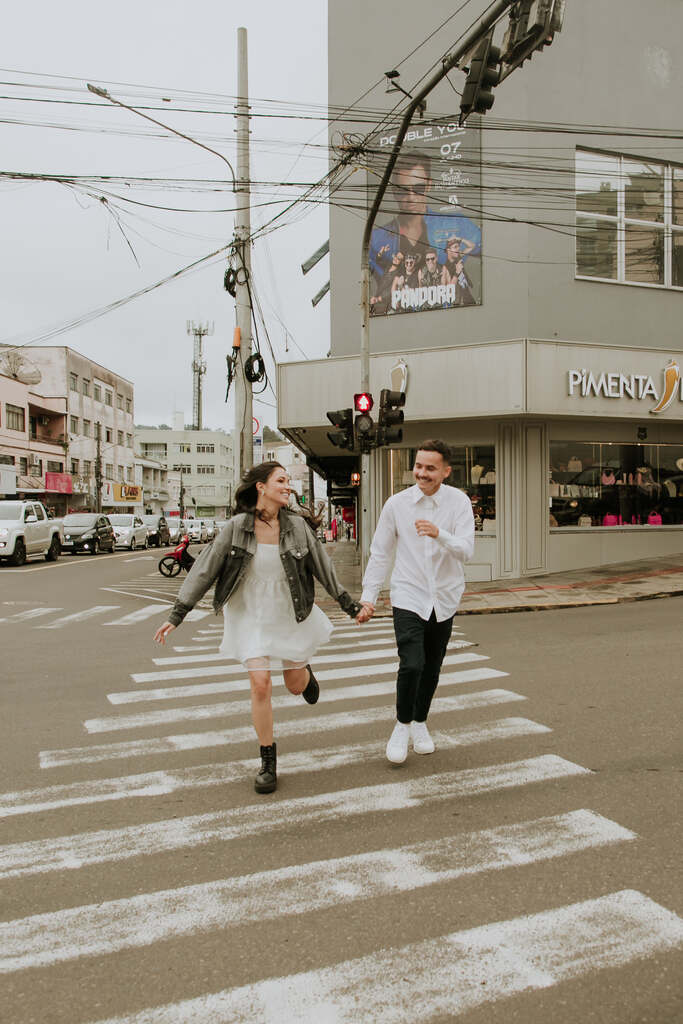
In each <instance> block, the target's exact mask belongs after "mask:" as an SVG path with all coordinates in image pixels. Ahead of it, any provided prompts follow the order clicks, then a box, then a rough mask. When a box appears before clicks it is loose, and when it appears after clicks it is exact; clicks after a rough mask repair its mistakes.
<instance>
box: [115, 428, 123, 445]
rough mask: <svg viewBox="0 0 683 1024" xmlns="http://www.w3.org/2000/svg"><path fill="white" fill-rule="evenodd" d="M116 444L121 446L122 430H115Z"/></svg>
mask: <svg viewBox="0 0 683 1024" xmlns="http://www.w3.org/2000/svg"><path fill="white" fill-rule="evenodd" d="M116 443H117V444H120V445H122V444H123V431H122V430H117V431H116Z"/></svg>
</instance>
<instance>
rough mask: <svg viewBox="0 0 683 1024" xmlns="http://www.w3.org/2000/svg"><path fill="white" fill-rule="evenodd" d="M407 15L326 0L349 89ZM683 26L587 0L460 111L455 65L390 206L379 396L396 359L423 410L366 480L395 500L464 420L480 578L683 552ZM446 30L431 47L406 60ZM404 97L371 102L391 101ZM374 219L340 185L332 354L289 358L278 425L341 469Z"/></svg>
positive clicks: (381, 234) (332, 67) (375, 378)
mask: <svg viewBox="0 0 683 1024" xmlns="http://www.w3.org/2000/svg"><path fill="white" fill-rule="evenodd" d="M429 10H430V24H431V22H432V21H433V22H434V23H435V24H438V23H439V22H440V21H443V20H444V19H446V18H447V17H448V15H449V14H450V13H451V10H450V7H449V5H448V4H447V3H445V2H441V0H437V2H436V3H434V4H432V5H431V6H430V9H429ZM407 12H408V7H407V5H406V13H407ZM397 13H399V12H397V10H396V9H394V10H393V16H392V17H391V18H386V17H385V16H384V13H383V12H382V10H381V9H379V8H368V7H367V6H365V5H361V4H360V3H359V2H358V0H351V2H350V5H349V4H347V5H345V6H344V8H343V10H342V9H341V8H340V7H339V5H335V4H330V5H329V38H330V47H329V102H330V104H331V105H334V107H335V108H337V107H338V106H341V107H346V106H347V105H349V104H352V103H353V100H354V95H353V91H354V89H357V86H358V82H359V81H361V82H365V81H368V82H370V81H372V80H373V79H374V78H376V70H377V68H378V67H385V66H387V67H393V66H394V63H393V62H395V60H396V54H402V53H407V52H409V51H411V50H412V49H413V47H414V43H415V40H414V35H413V32H412V27H411V26H412V22H411V19H409V18H407V17H406V18H401V17H396V14H397ZM467 24H469V19H468V21H467V23H463V25H462V26H461V29H463V28H466V27H467ZM358 25H362V26H363V31H362V33H361V34H360V35H361V42H360V43H359V33H358ZM676 25H677V26H678V27H679V28H683V15H682V12H681V10H680V7H679V6H678V5H676V4H675V3H674V2H664V3H662V4H660V5H657V7H656V8H652V9H651V8H648V9H645V8H643V7H642V6H641V5H639V4H637V3H636V2H635V0H606V2H605V3H603V4H601V5H597V6H596V5H579V4H568V5H567V12H566V17H565V22H564V25H563V29H562V32H561V33H560V34H558V35H557V36H556V37H555V40H554V42H553V44H552V46H550V47H548V48H546V49H544V50H543V51H542V52H540V53H535V54H534V56H533V58H532V60H531V61H530V62H527V63H525V64H524V65H523V67H522V68H519V69H517V70H516V71H515V72H514V73H513V74H512V75H510V77H509V78H508V79H506V80H505V81H504V82H503V83H501V84H500V85H499V86H498V87H497V89H496V90H495V96H496V99H495V106H494V109H493V110H492V111H490V112H489V113H488V114H487V115H486V116H485V117H484V118H481V119H479V120H478V119H477V118H474V117H473V118H470V120H468V123H467V127H466V128H465V129H461V128H459V127H458V125H457V115H458V105H459V100H458V97H457V96H456V95H455V93H454V91H453V89H452V88H451V86H450V85H449V84H448V83H446V82H444V83H443V85H442V86H439V87H438V88H437V89H436V90H435V91H434V92H433V93H432V94H431V95H430V97H429V98H428V108H427V111H426V113H425V115H424V118H423V119H422V120H421V121H416V122H415V123H414V125H413V126H411V131H412V138H410V139H408V140H407V142H406V146H405V154H404V153H403V150H402V160H403V159H404V157H405V159H404V163H402V164H401V163H399V164H398V165H397V166H398V169H397V171H395V172H394V176H393V177H392V182H391V185H390V188H389V190H388V193H387V200H386V202H387V204H388V205H387V207H386V210H384V208H381V209H380V217H378V225H379V228H378V232H377V241H376V242H375V241H374V238H375V236H374V234H373V239H372V240H371V245H370V262H371V267H372V270H373V277H372V284H371V290H372V299H371V301H372V302H373V303H374V307H373V308H374V313H373V316H372V317H371V321H370V352H371V357H370V390H371V391H372V393H373V394H374V396H375V401H376V405H377V404H378V398H379V392H380V390H381V389H382V388H386V387H390V386H392V383H391V382H392V374H393V380H394V381H395V380H397V379H399V378H400V379H402V381H403V382H404V387H405V392H406V405H405V410H404V412H405V424H404V429H403V440H402V442H401V443H400V444H397V445H392V446H391V448H384V449H381V450H379V451H377V452H374V453H373V454H372V456H371V459H370V465H371V468H370V486H369V487H368V488H366V491H367V493H366V494H364V495H362V496H361V500H362V501H363V502H364V503H366V504H367V506H368V507H369V509H370V518H371V520H373V521H376V518H377V515H378V513H379V509H380V508H381V505H382V503H383V502H384V501H385V500H386V498H387V497H388V496H389V495H390V494H392V493H394V492H395V491H396V490H399V489H401V488H403V487H406V486H409V484H410V483H411V482H412V477H411V474H410V467H411V464H412V459H413V456H414V451H415V448H416V446H417V445H418V444H419V442H420V440H421V439H425V438H427V437H435V436H436V437H441V438H443V439H444V440H446V441H448V442H449V443H450V444H451V445H452V446H453V451H454V473H453V477H452V478H451V481H450V482H452V483H454V484H455V485H456V486H458V487H461V488H463V489H464V490H465V491H466V492H467V493H468V494H469V496H470V498H471V500H472V505H473V509H474V512H475V521H476V524H477V539H476V544H475V557H474V559H473V561H472V563H471V564H470V566H469V567H468V573H469V575H470V578H478V579H496V578H506V577H507V578H514V577H516V576H524V575H537V574H543V573H547V572H551V571H556V570H561V569H565V568H578V567H582V566H599V565H604V564H608V563H610V562H616V561H622V560H629V559H637V558H643V557H648V556H651V555H666V554H667V553H673V552H680V551H681V550H683V383H682V376H683V374H682V372H681V371H682V369H683V335H682V334H681V330H680V323H681V317H682V313H683V147H682V146H681V144H680V141H679V140H678V139H677V138H676V137H675V134H676V133H675V132H674V131H673V130H672V129H673V126H675V125H676V124H677V113H678V111H677V107H678V103H677V96H678V95H679V93H680V90H681V87H682V86H683V72H682V70H681V67H680V63H679V62H678V61H677V59H676V58H677V54H676V52H675V49H674V48H672V47H669V45H668V43H667V39H671V38H673V37H672V34H671V33H672V29H673V27H674V26H676ZM454 27H457V26H456V25H455V23H454V25H453V26H451V28H454ZM452 34H454V35H457V34H458V33H457V32H453V33H452ZM363 39H365V40H366V41H367V45H366V44H365V43H363V42H362V40H363ZM449 41H450V40H449V39H444V38H442V37H441V36H440V34H437V36H435V37H434V39H432V40H430V41H429V42H428V43H427V44H426V45H425V46H424V47H422V48H420V50H419V56H418V55H415V56H414V57H413V58H412V59H411V62H410V63H409V64H408V65H407V67H406V68H402V73H403V72H404V71H405V74H406V81H408V75H411V76H412V77H413V78H414V79H418V78H419V77H420V75H421V74H422V73H423V72H424V70H425V69H426V68H428V67H429V66H430V65H431V64H432V63H433V62H436V61H438V60H439V58H440V56H441V55H442V54H443V52H444V49H445V48H446V47H447V46H448V45H449ZM498 41H499V40H498V39H497V37H496V42H498ZM454 74H457V73H454ZM463 80H464V79H463ZM455 84H456V85H457V86H458V88H459V89H460V88H461V87H462V81H461V80H460V79H458V81H457V82H456V83H455ZM395 98H396V94H394V95H392V96H387V97H384V96H383V94H373V96H372V97H371V99H370V100H368V101H366V102H368V103H371V104H372V105H373V106H381V104H382V103H383V102H384V103H386V108H387V111H389V109H390V106H393V103H394V101H395ZM578 122H583V124H579V123H578ZM634 126H646V127H641V128H637V127H634ZM354 127H355V128H356V131H357V132H362V133H363V135H364V136H365V135H367V134H368V130H369V129H368V125H367V123H365V124H363V123H361V122H359V124H358V125H357V126H354V125H351V126H350V127H349V128H348V130H349V131H352V130H353V129H354ZM395 127H396V126H395V124H394V123H393V122H392V121H391V120H388V121H387V122H386V123H385V124H383V125H382V126H381V130H380V131H379V132H378V133H377V134H376V135H375V136H374V137H373V138H371V139H370V140H369V141H368V143H367V145H368V154H366V162H368V161H372V160H377V159H379V158H380V157H382V154H383V153H384V154H386V152H387V151H388V149H390V148H391V143H392V132H393V131H395ZM345 130H346V125H345ZM411 152H412V155H411ZM377 154H379V157H378V155H377ZM384 159H386V156H384ZM360 173H361V172H360V171H359V172H357V174H360ZM376 180H377V178H376V175H372V176H370V178H369V182H370V185H372V181H376ZM368 194H369V195H371V194H372V193H371V192H369V193H368ZM392 203H393V206H392V205H391V204H392ZM420 203H422V206H420V205H419V204H420ZM449 205H450V206H451V207H452V209H450V210H449ZM418 214H419V215H420V216H422V218H423V222H422V227H421V228H420V230H418V231H414V228H415V224H416V223H417V221H418V220H419V217H418ZM362 231H363V218H357V217H350V216H349V215H348V212H347V211H346V210H345V209H344V208H343V204H341V203H340V204H338V205H332V206H331V209H330V270H331V292H330V301H331V307H330V308H331V338H332V344H331V358H329V359H327V360H320V361H317V362H309V363H305V364H286V365H282V366H280V367H279V370H278V373H279V379H278V396H279V398H278V427H279V429H280V430H281V431H282V432H284V433H285V434H286V435H287V436H288V437H290V438H291V439H292V440H293V441H294V442H295V443H296V444H297V445H298V446H299V447H300V448H301V449H302V451H304V452H305V453H306V455H307V456H308V459H309V461H310V462H313V463H314V464H315V465H317V466H319V467H320V468H321V469H322V470H323V471H324V472H326V474H327V475H328V476H331V477H334V475H335V472H336V475H337V477H338V478H339V479H340V478H342V477H344V475H348V473H349V471H350V470H351V469H352V468H353V466H352V464H351V461H350V460H349V455H348V453H346V455H345V457H344V458H342V457H341V456H342V453H341V452H340V451H339V450H338V449H335V448H334V447H333V446H332V445H331V444H330V443H329V441H328V440H327V431H328V430H330V426H329V423H328V421H327V418H326V412H327V411H328V410H336V409H341V408H346V407H348V406H350V405H351V403H352V396H353V394H354V392H357V391H359V390H360V360H359V357H358V351H359V342H360V316H359V298H360V295H359V277H360V253H361V237H362ZM411 231H412V232H413V234H411ZM420 232H421V233H420ZM373 246H374V248H373ZM383 250H384V251H383ZM399 250H405V253H403V252H401V254H400V258H399V256H398V255H397V253H398V252H399ZM405 257H408V259H405ZM390 260H391V261H393V262H392V264H391V265H390ZM409 261H410V262H409ZM392 275H393V276H392ZM375 412H376V410H375ZM335 467H336V470H335Z"/></svg>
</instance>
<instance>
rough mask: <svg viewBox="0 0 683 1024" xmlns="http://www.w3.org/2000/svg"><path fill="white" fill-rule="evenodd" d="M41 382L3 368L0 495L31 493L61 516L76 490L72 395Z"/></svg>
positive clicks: (0, 389)
mask: <svg viewBox="0 0 683 1024" xmlns="http://www.w3.org/2000/svg"><path fill="white" fill-rule="evenodd" d="M40 386H41V384H40V383H36V384H33V385H31V384H28V383H27V382H26V381H22V380H18V379H17V378H16V377H12V376H8V375H6V374H3V373H0V498H13V497H15V496H20V497H28V496H29V495H30V496H33V497H36V498H38V499H39V500H40V501H42V502H43V503H44V504H45V505H46V506H48V507H52V508H54V509H55V512H56V513H57V514H60V515H61V514H62V513H63V512H64V511H66V508H67V504H68V502H70V500H71V494H72V481H71V477H70V475H69V473H68V472H67V471H66V467H67V442H66V400H65V398H63V397H51V398H47V397H45V396H44V395H42V394H41V393H40Z"/></svg>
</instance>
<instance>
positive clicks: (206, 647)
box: [171, 640, 219, 652]
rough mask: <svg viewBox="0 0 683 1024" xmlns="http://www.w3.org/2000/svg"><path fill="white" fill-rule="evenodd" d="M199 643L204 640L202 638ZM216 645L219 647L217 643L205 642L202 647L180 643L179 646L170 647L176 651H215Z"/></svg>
mask: <svg viewBox="0 0 683 1024" xmlns="http://www.w3.org/2000/svg"><path fill="white" fill-rule="evenodd" d="M201 643H204V641H203V640H202V641H201ZM218 647H219V644H205V645H204V647H187V646H185V647H183V646H182V645H181V646H180V647H172V648H171V650H173V651H178V652H182V651H217V650H218Z"/></svg>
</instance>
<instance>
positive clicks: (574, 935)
mask: <svg viewBox="0 0 683 1024" xmlns="http://www.w3.org/2000/svg"><path fill="white" fill-rule="evenodd" d="M682 944H683V920H681V918H680V917H678V916H677V915H676V914H673V913H671V911H669V910H666V909H665V908H664V907H661V906H660V905H659V904H658V903H655V902H654V901H653V900H651V899H648V897H647V896H644V895H643V894H642V893H640V892H636V891H634V890H629V889H625V890H622V891H621V892H615V893H610V894H608V895H607V896H600V897H598V898H597V899H591V900H585V901H584V902H581V903H572V904H570V905H569V906H565V907H558V908H556V909H553V910H546V911H543V912H542V913H538V914H529V915H525V916H523V917H517V918H513V919H511V920H509V921H498V922H496V923H494V924H486V925H480V926H479V927H477V928H470V929H469V930H467V931H461V932H452V933H451V934H450V935H443V936H439V937H438V938H435V939H427V940H425V941H423V942H415V943H412V944H410V945H407V946H403V947H400V948H399V947H396V946H394V947H391V948H388V949H383V950H379V951H378V952H377V953H374V954H372V955H371V956H366V957H362V958H358V959H355V960H347V961H345V962H343V963H339V964H335V965H334V966H331V967H323V968H321V969H319V970H314V971H307V972H305V973H300V974H292V975H289V976H288V977H281V978H267V979H266V980H264V981H259V982H256V983H255V984H252V985H244V986H242V987H241V988H235V989H225V990H224V991H222V992H217V993H210V994H207V995H203V996H200V997H197V998H194V999H187V1000H184V1001H183V1002H180V1003H175V1004H168V1005H166V1006H159V1007H151V1008H148V1009H146V1010H143V1011H142V1012H141V1013H133V1014H130V1015H126V1016H120V1017H111V1018H109V1019H108V1020H107V1021H100V1022H99V1024H186V1022H187V1021H192V1024H240V1022H242V1021H258V1022H259V1024H276V1022H277V1024H303V1022H304V1021H306V1022H308V1021H310V1022H313V1021H320V1022H321V1024H322V1022H325V1024H327V1022H329V1024H332V1022H334V1024H359V1022H360V1021H368V1022H370V1021H371V1022H372V1024H414V1022H415V1021H420V1022H422V1021H430V1020H435V1019H437V1018H438V1019H439V1020H445V1019H446V1018H448V1019H452V1018H453V1017H455V1016H460V1015H461V1014H464V1013H466V1012H468V1011H469V1010H472V1009H474V1008H475V1007H478V1006H484V1005H486V1004H490V1003H493V1002H496V1001H497V1000H499V999H505V998H508V997H509V996H512V995H516V994H517V993H521V992H528V991H533V990H538V989H547V988H550V987H551V986H553V985H558V984H559V983H560V982H563V981H569V980H570V979H574V978H580V977H582V976H583V975H585V974H587V973H588V972H591V973H592V972H594V971H599V970H604V969H606V968H610V967H612V968H614V967H620V966H624V965H626V964H629V963H632V962H633V961H634V960H639V959H642V958H643V957H648V956H652V955H654V954H655V953H663V952H665V951H667V950H674V949H679V948H680V946H681V945H682ZM408 967H409V969H410V970H409V973H410V984H409V985H406V971H407V970H408ZM400 993H405V997H404V998H401V996H400Z"/></svg>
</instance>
